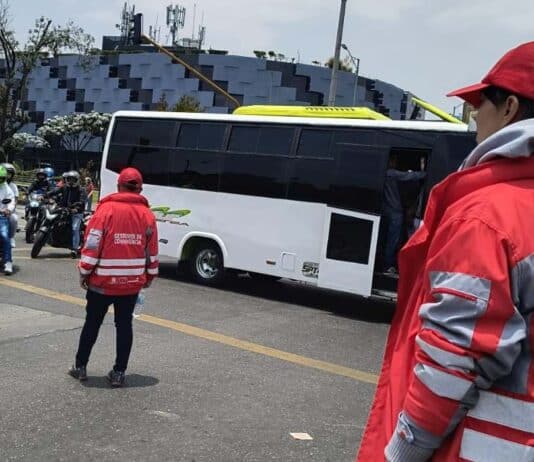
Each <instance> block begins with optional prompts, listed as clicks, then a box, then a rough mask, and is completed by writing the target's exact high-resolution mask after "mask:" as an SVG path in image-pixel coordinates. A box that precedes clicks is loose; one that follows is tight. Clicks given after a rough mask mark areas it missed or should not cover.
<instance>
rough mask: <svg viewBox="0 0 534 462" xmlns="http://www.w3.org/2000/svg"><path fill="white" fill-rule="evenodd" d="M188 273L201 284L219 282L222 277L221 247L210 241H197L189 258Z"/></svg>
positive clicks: (208, 284) (209, 284) (211, 284)
mask: <svg viewBox="0 0 534 462" xmlns="http://www.w3.org/2000/svg"><path fill="white" fill-rule="evenodd" d="M188 263H189V274H190V275H191V277H192V278H193V279H194V280H195V281H196V282H198V283H199V284H202V285H207V286H213V285H217V284H219V283H220V282H221V281H222V279H223V277H224V262H223V256H222V252H221V249H220V248H219V246H218V245H217V244H215V243H214V242H212V241H203V242H199V243H197V245H196V246H195V248H194V250H193V252H192V253H191V255H190V257H189V259H188Z"/></svg>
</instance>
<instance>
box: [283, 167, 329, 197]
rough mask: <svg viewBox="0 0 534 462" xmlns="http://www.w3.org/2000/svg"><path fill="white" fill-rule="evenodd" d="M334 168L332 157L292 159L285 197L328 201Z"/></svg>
mask: <svg viewBox="0 0 534 462" xmlns="http://www.w3.org/2000/svg"><path fill="white" fill-rule="evenodd" d="M334 170H335V162H334V160H333V159H301V158H294V159H292V160H291V161H290V166H289V174H288V175H289V186H288V194H287V198H288V199H292V200H296V201H310V202H323V203H327V202H329V200H328V197H329V190H330V185H331V182H332V174H333V172H334Z"/></svg>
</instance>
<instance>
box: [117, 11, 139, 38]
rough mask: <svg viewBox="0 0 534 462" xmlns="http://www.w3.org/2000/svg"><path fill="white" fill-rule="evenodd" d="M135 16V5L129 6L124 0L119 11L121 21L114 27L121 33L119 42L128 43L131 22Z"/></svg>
mask: <svg viewBox="0 0 534 462" xmlns="http://www.w3.org/2000/svg"><path fill="white" fill-rule="evenodd" d="M134 16H135V5H132V6H131V7H130V6H129V5H128V2H124V6H123V8H122V12H121V22H120V24H117V25H116V27H117V28H118V29H119V30H120V33H121V42H123V44H125V45H126V44H128V42H129V41H130V38H131V37H130V36H131V24H132V21H133V18H134Z"/></svg>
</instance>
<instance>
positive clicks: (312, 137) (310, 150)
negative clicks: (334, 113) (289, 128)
mask: <svg viewBox="0 0 534 462" xmlns="http://www.w3.org/2000/svg"><path fill="white" fill-rule="evenodd" d="M297 156H298V157H315V158H326V159H329V158H332V157H333V154H332V130H311V129H307V128H303V129H302V132H301V134H300V140H299V144H298V147H297Z"/></svg>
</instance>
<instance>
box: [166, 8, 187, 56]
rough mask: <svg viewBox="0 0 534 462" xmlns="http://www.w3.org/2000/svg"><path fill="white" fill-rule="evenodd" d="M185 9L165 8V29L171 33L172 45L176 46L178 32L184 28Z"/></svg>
mask: <svg viewBox="0 0 534 462" xmlns="http://www.w3.org/2000/svg"><path fill="white" fill-rule="evenodd" d="M185 11H186V10H185V7H183V6H180V5H172V4H171V5H169V6H167V27H169V30H170V31H171V37H172V45H173V46H175V45H177V44H178V30H179V29H183V28H184V26H185Z"/></svg>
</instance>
